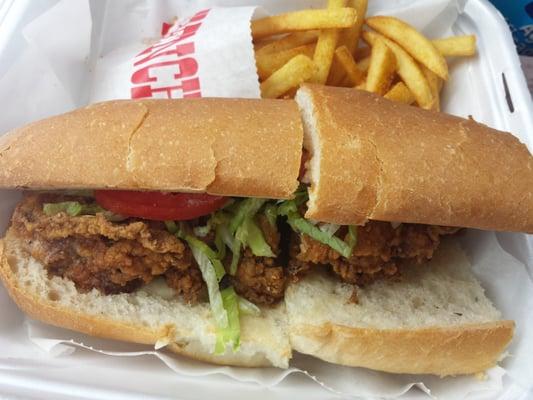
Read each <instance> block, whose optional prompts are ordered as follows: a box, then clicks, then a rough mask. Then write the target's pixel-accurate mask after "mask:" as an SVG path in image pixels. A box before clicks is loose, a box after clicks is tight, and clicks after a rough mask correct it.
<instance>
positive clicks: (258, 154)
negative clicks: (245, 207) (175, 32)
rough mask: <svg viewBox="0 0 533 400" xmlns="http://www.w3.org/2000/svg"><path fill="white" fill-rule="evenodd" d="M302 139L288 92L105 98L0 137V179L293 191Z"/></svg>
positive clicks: (274, 194) (238, 192)
mask: <svg viewBox="0 0 533 400" xmlns="http://www.w3.org/2000/svg"><path fill="white" fill-rule="evenodd" d="M302 140H303V131H302V126H301V120H300V115H299V113H298V109H297V107H296V105H295V104H294V102H292V101H284V100H252V99H193V100H137V101H132V100H123V101H110V102H105V103H99V104H95V105H92V106H89V107H86V108H82V109H79V110H75V111H72V112H70V113H67V114H64V115H59V116H55V117H51V118H48V119H45V120H42V121H38V122H35V123H32V124H29V125H26V126H24V127H22V128H19V129H16V130H14V131H12V132H10V133H8V134H6V135H4V136H2V137H0V187H10V188H20V187H22V188H24V187H29V188H33V189H39V188H40V189H65V188H83V189H93V188H121V189H136V190H139V189H140V190H163V191H180V192H207V193H212V194H219V195H227V196H243V197H267V198H290V197H291V196H292V194H293V192H294V191H295V190H296V188H297V186H298V181H297V178H298V172H299V166H300V158H301V148H302Z"/></svg>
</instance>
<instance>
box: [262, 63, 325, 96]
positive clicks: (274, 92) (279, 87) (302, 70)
mask: <svg viewBox="0 0 533 400" xmlns="http://www.w3.org/2000/svg"><path fill="white" fill-rule="evenodd" d="M315 72H316V66H315V64H314V63H313V60H311V59H310V58H309V57H307V56H304V55H302V54H299V55H297V56H295V57H294V58H292V59H291V60H289V61H288V62H287V63H286V64H285V65H284V66H283V67H281V68H280V69H278V70H277V71H276V72H274V73H273V74H272V75H270V77H269V78H268V79H267V80H266V81H264V82H263V83H261V96H262V97H263V98H277V97H279V96H281V95H283V94H284V93H286V92H288V91H289V90H290V89H292V88H294V87H297V86H299V85H300V84H301V83H302V82H304V81H306V80H308V79H309V78H311V77H312V76H313V75H314V74H315Z"/></svg>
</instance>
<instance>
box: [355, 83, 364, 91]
mask: <svg viewBox="0 0 533 400" xmlns="http://www.w3.org/2000/svg"><path fill="white" fill-rule="evenodd" d="M355 88H356V89H359V90H365V88H366V81H363V82H361V83H360V84H359V85H357V86H356V87H355Z"/></svg>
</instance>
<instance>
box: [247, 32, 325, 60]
mask: <svg viewBox="0 0 533 400" xmlns="http://www.w3.org/2000/svg"><path fill="white" fill-rule="evenodd" d="M317 38H318V31H308V32H294V33H291V34H289V35H287V36H285V37H283V38H281V39H278V40H273V41H271V42H270V43H267V44H265V45H264V46H262V47H261V48H259V49H258V48H256V50H255V58H256V59H257V58H258V57H263V56H265V55H267V54H271V53H279V52H280V51H284V50H289V49H293V48H295V47H299V46H304V45H306V44H310V43H313V42H315V41H316V40H317Z"/></svg>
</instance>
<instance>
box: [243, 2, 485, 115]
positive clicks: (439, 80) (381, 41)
mask: <svg viewBox="0 0 533 400" xmlns="http://www.w3.org/2000/svg"><path fill="white" fill-rule="evenodd" d="M367 4H368V0H329V1H328V7H327V9H318V10H302V11H295V12H291V13H286V14H281V15H276V16H272V17H267V18H262V19H258V20H255V21H253V22H252V35H253V38H254V47H255V60H256V65H257V71H258V74H259V79H260V81H261V94H262V96H263V97H265V98H291V97H293V96H294V93H295V92H296V90H297V89H298V87H299V86H300V85H301V84H302V83H303V82H313V83H318V84H324V85H330V86H342V87H353V88H355V89H360V90H367V91H369V92H374V93H377V94H379V95H381V96H384V97H386V98H388V99H390V100H395V101H399V102H403V103H406V104H413V103H416V104H417V105H418V106H419V107H422V108H425V109H432V110H439V109H440V100H439V98H440V92H441V90H442V85H443V83H444V81H446V80H447V79H448V64H447V62H446V60H445V57H457V56H472V55H474V54H475V53H476V38H475V36H474V35H465V36H452V37H449V38H445V39H436V40H430V39H428V38H426V37H425V36H424V35H422V34H421V33H420V32H418V31H417V30H416V29H415V28H413V27H412V26H410V25H408V24H407V23H405V22H403V21H401V20H399V19H397V18H394V17H387V16H374V17H369V18H365V14H366V10H367ZM363 24H365V25H366V26H367V27H368V28H370V29H371V30H363V29H362V27H363ZM360 39H363V42H361V43H360ZM363 43H365V44H366V45H364V44H363Z"/></svg>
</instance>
